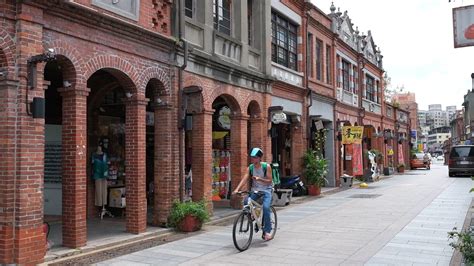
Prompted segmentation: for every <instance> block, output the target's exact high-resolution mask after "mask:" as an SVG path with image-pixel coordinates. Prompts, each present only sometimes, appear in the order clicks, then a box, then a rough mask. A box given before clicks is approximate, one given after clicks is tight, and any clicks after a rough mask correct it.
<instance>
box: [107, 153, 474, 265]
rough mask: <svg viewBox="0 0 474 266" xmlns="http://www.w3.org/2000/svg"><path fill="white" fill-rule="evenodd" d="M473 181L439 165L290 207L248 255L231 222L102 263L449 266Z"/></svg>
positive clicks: (281, 211) (469, 201)
mask: <svg viewBox="0 0 474 266" xmlns="http://www.w3.org/2000/svg"><path fill="white" fill-rule="evenodd" d="M472 186H473V183H472V181H471V179H470V178H449V177H448V175H447V166H444V165H442V162H435V163H434V164H433V165H432V168H431V170H415V171H407V172H405V173H404V174H403V175H394V176H393V177H391V178H387V179H382V180H381V181H378V182H375V183H370V184H369V188H367V189H361V188H352V189H349V190H345V191H342V192H339V193H335V194H333V195H329V196H324V197H321V198H317V199H315V200H312V201H307V202H304V203H302V204H298V205H293V206H291V205H290V206H289V207H287V208H285V209H283V210H280V211H279V212H278V219H279V220H278V222H279V223H278V231H277V234H276V236H275V239H273V240H272V241H269V242H263V241H262V240H261V238H259V237H255V238H254V240H253V242H252V245H251V247H250V248H249V250H247V251H245V252H238V251H237V250H236V249H235V248H234V246H233V243H232V232H231V230H232V227H231V226H212V227H211V226H208V227H206V228H204V231H203V232H202V233H200V234H197V235H192V236H191V237H188V238H185V239H181V240H177V241H174V242H171V243H168V244H164V245H160V246H157V247H152V248H149V249H145V250H141V251H138V252H135V253H131V254H128V255H124V256H120V257H117V258H114V259H112V260H108V261H103V262H101V263H98V265H177V264H180V265H196V264H197V265H210V264H212V265H223V264H226V265H227V264H245V265H250V264H252V265H255V264H258V265H302V264H303V265H421V264H424V265H449V263H450V260H451V257H452V255H453V250H452V248H451V247H450V246H449V242H448V238H447V232H448V231H450V230H452V229H453V227H458V228H461V227H462V226H463V223H464V220H465V217H466V213H467V210H468V208H469V207H470V205H471V201H472V195H471V194H469V189H470V188H471V187H472Z"/></svg>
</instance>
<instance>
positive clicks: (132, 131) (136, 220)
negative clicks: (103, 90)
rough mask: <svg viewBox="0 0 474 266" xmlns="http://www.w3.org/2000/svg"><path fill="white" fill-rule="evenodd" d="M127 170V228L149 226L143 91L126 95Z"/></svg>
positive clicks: (135, 229) (133, 230)
mask: <svg viewBox="0 0 474 266" xmlns="http://www.w3.org/2000/svg"><path fill="white" fill-rule="evenodd" d="M125 104H126V117H125V172H126V180H125V184H126V204H127V209H126V210H127V226H126V228H127V232H130V233H134V234H139V233H142V232H145V230H146V213H147V207H146V184H145V183H146V170H145V169H146V168H145V167H146V160H145V156H146V151H145V149H146V145H145V144H146V143H145V134H146V131H145V130H146V125H145V115H146V104H147V100H145V97H144V96H143V95H137V94H136V93H134V95H133V96H132V98H130V99H125Z"/></svg>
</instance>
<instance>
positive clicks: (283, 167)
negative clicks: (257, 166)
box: [271, 122, 292, 177]
mask: <svg viewBox="0 0 474 266" xmlns="http://www.w3.org/2000/svg"><path fill="white" fill-rule="evenodd" d="M271 138H272V158H273V159H272V160H273V161H272V163H278V165H279V167H280V169H279V171H280V173H281V174H280V175H281V176H282V177H288V176H290V175H291V143H292V138H291V124H290V123H289V122H288V123H285V122H281V123H279V124H275V123H272V128H271Z"/></svg>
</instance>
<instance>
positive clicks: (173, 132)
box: [153, 106, 194, 226]
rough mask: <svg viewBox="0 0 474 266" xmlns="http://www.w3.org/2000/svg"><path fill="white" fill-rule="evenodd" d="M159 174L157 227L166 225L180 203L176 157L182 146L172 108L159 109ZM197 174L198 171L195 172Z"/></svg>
mask: <svg viewBox="0 0 474 266" xmlns="http://www.w3.org/2000/svg"><path fill="white" fill-rule="evenodd" d="M154 110H155V147H154V149H155V159H154V163H155V173H154V185H155V195H154V205H153V225H155V226H162V225H166V222H167V219H168V215H169V210H170V209H171V205H172V203H173V200H175V199H179V178H181V177H179V176H178V175H179V160H176V159H175V158H174V157H173V155H174V153H176V150H177V148H178V147H179V144H178V139H179V138H178V134H182V133H181V132H178V130H177V128H176V121H175V120H174V119H173V118H174V117H176V115H175V112H174V110H173V109H172V108H171V107H169V106H159V107H158V106H155V107H154ZM193 172H194V169H193Z"/></svg>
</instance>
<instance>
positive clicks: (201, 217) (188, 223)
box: [168, 200, 209, 232]
mask: <svg viewBox="0 0 474 266" xmlns="http://www.w3.org/2000/svg"><path fill="white" fill-rule="evenodd" d="M208 220H209V213H208V212H207V209H206V202H205V201H204V200H202V201H199V202H193V201H187V202H180V201H174V202H173V206H172V207H171V212H170V214H169V216H168V225H169V226H171V227H175V228H176V229H178V230H179V231H182V232H194V231H197V230H199V229H201V227H202V224H203V223H204V222H207V221H208Z"/></svg>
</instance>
